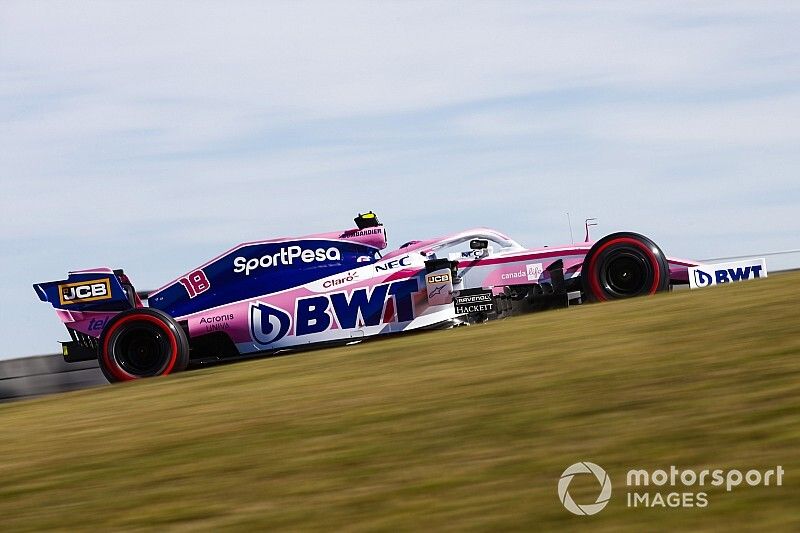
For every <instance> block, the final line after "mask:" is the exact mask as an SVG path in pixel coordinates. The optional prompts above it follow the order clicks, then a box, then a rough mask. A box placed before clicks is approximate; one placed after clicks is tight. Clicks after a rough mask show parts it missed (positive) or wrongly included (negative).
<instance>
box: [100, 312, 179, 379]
mask: <svg viewBox="0 0 800 533" xmlns="http://www.w3.org/2000/svg"><path fill="white" fill-rule="evenodd" d="M110 351H111V354H112V357H113V359H114V362H115V363H116V364H117V365H118V366H119V368H121V369H122V370H123V371H124V372H126V373H128V374H130V375H132V376H136V377H147V376H155V375H158V374H160V373H161V372H162V371H163V369H164V367H166V365H167V363H169V361H170V358H171V346H170V340H169V337H168V336H167V335H166V334H165V332H164V331H163V330H162V329H161V328H159V327H158V326H156V325H155V324H150V323H146V322H137V323H133V324H130V326H129V327H127V328H122V329H120V330H119V331H118V332H116V333H115V335H114V337H113V338H112V339H111V343H110Z"/></svg>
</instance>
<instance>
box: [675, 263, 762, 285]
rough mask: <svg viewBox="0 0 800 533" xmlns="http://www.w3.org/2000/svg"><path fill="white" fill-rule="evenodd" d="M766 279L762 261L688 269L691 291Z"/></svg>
mask: <svg viewBox="0 0 800 533" xmlns="http://www.w3.org/2000/svg"><path fill="white" fill-rule="evenodd" d="M766 277H767V262H766V261H765V260H764V259H751V260H748V261H737V262H733V263H719V264H714V265H701V266H696V267H690V268H689V286H690V287H691V288H692V289H700V288H703V287H710V286H712V285H721V284H723V283H734V282H737V281H745V280H748V279H758V278H766Z"/></svg>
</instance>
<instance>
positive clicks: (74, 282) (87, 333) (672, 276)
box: [34, 212, 757, 381]
mask: <svg viewBox="0 0 800 533" xmlns="http://www.w3.org/2000/svg"><path fill="white" fill-rule="evenodd" d="M355 222H356V226H357V227H356V228H354V229H349V230H346V231H337V232H333V233H322V234H317V235H309V236H307V237H300V238H284V239H273V240H266V241H257V242H248V243H244V244H240V245H238V246H236V247H234V248H231V249H230V250H228V251H226V252H224V253H223V254H222V255H220V256H218V257H216V258H214V259H212V260H210V261H209V262H207V263H205V264H203V265H201V266H199V267H197V268H195V269H193V270H191V271H189V272H187V273H186V274H184V275H182V276H181V277H179V278H178V279H176V280H173V281H171V282H169V283H167V284H166V285H164V286H163V287H161V288H160V289H157V290H155V291H153V292H151V293H149V294H147V295H146V298H144V299H145V300H146V303H147V305H145V304H144V303H143V300H142V298H140V295H137V293H136V291H135V290H134V288H133V286H132V284H131V282H130V280H129V279H128V277H127V276H126V275H125V274H124V273H123V271H121V270H112V269H110V268H95V269H90V270H81V271H76V272H70V274H69V277H68V278H67V279H66V280H63V281H54V282H49V283H38V284H36V285H34V289H35V290H36V293H37V294H38V295H39V298H40V299H41V300H43V301H46V302H50V303H51V304H52V305H53V307H55V308H56V310H57V313H58V316H59V318H61V320H62V321H63V322H64V324H65V325H66V326H67V330H68V331H69V334H70V336H71V337H72V340H71V341H69V342H65V343H63V353H64V358H65V359H66V360H67V361H70V362H71V361H82V360H88V359H98V360H99V364H100V368H101V369H102V370H103V373H104V374H105V375H106V377H107V378H108V379H109V380H110V381H123V380H130V379H136V378H143V377H149V376H157V375H163V374H170V373H172V372H177V371H179V370H183V369H185V368H186V367H187V365H189V364H190V363H192V364H202V363H204V362H211V361H220V360H226V359H234V358H241V357H245V356H251V355H255V354H272V353H276V352H281V351H286V350H297V349H301V348H304V347H308V346H318V345H321V344H324V343H348V342H354V341H358V340H361V339H364V338H367V337H373V336H377V335H386V334H391V333H399V332H403V331H410V330H418V329H423V328H445V327H452V326H456V325H462V324H472V323H476V322H483V321H486V320H488V319H494V318H501V317H506V316H510V315H514V314H519V313H525V312H531V311H538V310H543V309H549V308H554V307H566V306H568V305H571V304H578V303H582V302H585V301H587V300H591V301H604V300H614V299H620V298H630V297H633V296H640V295H646V294H654V293H656V292H660V291H667V290H670V288H671V287H672V285H675V284H687V283H689V269H690V267H694V266H696V265H697V263H694V262H691V261H683V260H678V259H671V258H668V257H666V256H665V255H664V254H663V253H662V251H661V250H660V249H659V247H658V246H656V244H655V243H654V242H653V241H651V240H650V239H648V238H647V237H644V236H642V235H638V234H636V233H615V234H613V235H608V236H606V237H604V238H602V239H600V240H599V241H597V242H586V243H580V244H575V245H568V246H552V247H547V248H537V249H527V248H524V247H523V246H521V245H520V244H518V243H517V242H515V241H514V240H512V239H510V238H509V237H507V236H505V235H503V234H502V233H499V232H497V231H494V230H490V229H482V228H481V229H473V230H468V231H464V232H462V233H458V234H455V235H450V236H447V237H443V238H439V239H432V240H427V241H413V242H410V243H407V244H405V245H403V246H401V247H400V248H399V249H397V250H394V251H391V252H389V253H386V254H385V255H382V254H381V250H383V249H385V248H386V231H385V228H384V227H383V226H382V225H381V224H380V223H379V222H378V219H377V217H376V216H375V215H374V214H373V213H372V212H370V213H367V214H365V215H359V216H358V217H357V218H356V219H355ZM756 277H757V276H756Z"/></svg>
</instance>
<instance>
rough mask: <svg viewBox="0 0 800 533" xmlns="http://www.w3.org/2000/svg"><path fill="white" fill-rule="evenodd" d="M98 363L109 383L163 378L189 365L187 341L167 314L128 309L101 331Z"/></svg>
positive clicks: (148, 310)
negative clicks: (156, 377)
mask: <svg viewBox="0 0 800 533" xmlns="http://www.w3.org/2000/svg"><path fill="white" fill-rule="evenodd" d="M98 360H99V363H100V369H101V370H102V371H103V374H104V375H105V376H106V379H108V381H110V382H112V383H113V382H117V381H130V380H133V379H141V378H147V377H152V376H164V375H167V374H171V373H173V372H179V371H181V370H184V369H185V368H186V366H187V365H188V364H189V341H188V339H187V338H186V333H185V332H184V331H183V329H182V328H181V327H180V326H179V325H178V323H177V322H175V320H174V319H173V318H172V317H171V316H169V315H167V314H166V313H164V312H162V311H159V310H158V309H150V308H143V309H142V308H139V309H131V310H129V311H125V312H122V313H120V314H118V315H117V316H115V317H114V318H113V319H112V320H111V322H109V324H108V325H107V326H106V328H105V329H104V330H103V334H102V335H101V336H100V350H99V354H98Z"/></svg>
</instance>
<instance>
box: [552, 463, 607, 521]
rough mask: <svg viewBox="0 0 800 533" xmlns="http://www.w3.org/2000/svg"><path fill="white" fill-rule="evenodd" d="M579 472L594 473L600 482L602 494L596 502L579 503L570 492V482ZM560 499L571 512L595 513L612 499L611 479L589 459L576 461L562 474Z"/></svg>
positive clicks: (580, 513)
mask: <svg viewBox="0 0 800 533" xmlns="http://www.w3.org/2000/svg"><path fill="white" fill-rule="evenodd" d="M578 474H593V475H594V477H595V478H597V482H598V483H600V494H599V495H598V496H597V499H596V500H595V502H594V503H589V504H584V505H578V504H577V503H575V500H573V499H572V496H570V494H569V484H570V483H571V482H572V478H574V477H575V476H576V475H578ZM558 499H559V500H561V503H562V504H563V505H564V507H565V508H566V509H567V511H569V512H570V513H573V514H576V515H593V514H597V513H599V512H600V511H602V510H603V509H604V508H605V506H606V505H608V501H609V500H610V499H611V479H610V478H609V477H608V474H606V471H605V470H603V469H602V468H600V467H599V466H597V465H596V464H594V463H590V462H589V461H583V462H582V463H575V464H574V465H571V466H569V467H568V468H567V469H566V470H564V473H563V474H561V479H559V480H558Z"/></svg>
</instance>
